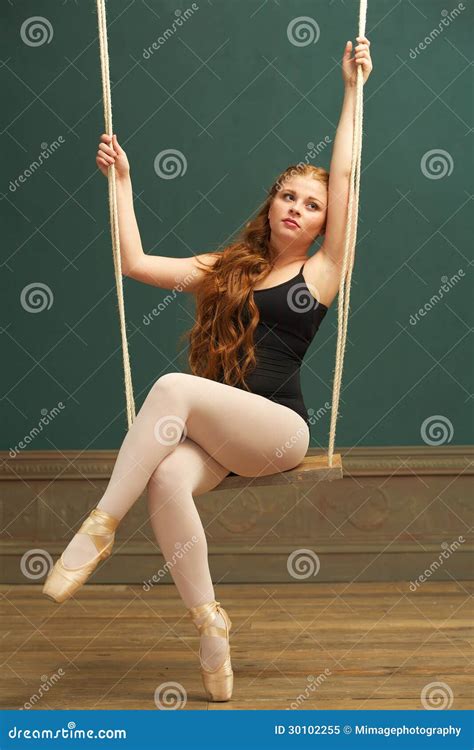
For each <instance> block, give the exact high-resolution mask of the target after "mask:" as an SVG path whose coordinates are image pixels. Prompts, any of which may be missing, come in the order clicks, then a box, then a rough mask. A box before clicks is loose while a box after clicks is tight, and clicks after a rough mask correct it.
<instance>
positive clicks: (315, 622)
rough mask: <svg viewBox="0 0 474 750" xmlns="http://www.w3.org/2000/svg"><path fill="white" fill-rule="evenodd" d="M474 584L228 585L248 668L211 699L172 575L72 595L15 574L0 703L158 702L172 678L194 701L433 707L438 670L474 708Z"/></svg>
mask: <svg viewBox="0 0 474 750" xmlns="http://www.w3.org/2000/svg"><path fill="white" fill-rule="evenodd" d="M473 588H474V583H473V582H472V581H460V582H457V581H454V580H453V581H452V582H432V581H429V582H426V583H424V584H423V585H422V586H421V587H420V588H419V589H418V590H417V591H415V592H412V591H410V589H409V584H408V583H407V582H403V581H400V582H388V583H386V582H384V583H349V584H348V583H338V584H327V583H326V584H325V583H321V584H295V583H288V584H276V585H274V584H221V585H218V586H216V596H217V599H218V600H219V601H220V602H221V603H222V605H223V606H225V607H226V609H227V611H228V613H229V615H230V617H231V619H232V621H233V628H232V632H231V647H232V662H233V668H234V680H235V682H234V695H233V699H232V701H230V702H228V703H222V704H219V703H208V702H207V701H206V699H205V697H204V694H203V690H202V685H201V679H200V675H199V669H198V647H199V641H198V638H197V633H196V631H195V630H194V627H193V625H192V623H191V621H190V620H189V618H188V617H186V610H185V609H184V606H183V604H182V602H181V600H180V598H179V596H178V594H177V591H176V589H175V587H174V586H173V585H157V586H155V587H154V588H153V589H151V590H150V591H148V592H145V591H144V590H143V589H142V588H141V587H140V586H126V585H120V586H109V585H93V584H88V585H86V586H85V587H83V588H82V589H81V590H80V591H79V592H78V594H77V595H76V597H75V598H74V599H72V600H70V601H68V602H64V603H63V604H54V603H53V602H51V601H50V600H49V599H47V598H46V597H44V596H43V595H42V594H41V586H40V585H38V586H32V585H30V586H2V587H0V595H1V596H0V602H1V628H2V630H1V633H0V637H1V641H0V642H1V645H2V665H3V669H2V678H3V679H2V687H1V691H2V694H1V707H2V708H4V709H5V708H7V709H8V708H12V709H18V708H21V707H27V708H30V707H31V708H38V709H93V708H95V709H120V708H123V709H155V708H156V704H155V700H154V696H155V691H156V689H157V688H159V686H160V685H163V684H165V683H168V682H173V683H179V685H180V686H181V688H182V695H183V700H182V702H181V703H180V706H181V708H182V709H184V710H188V709H200V710H213V711H217V710H234V709H257V710H258V709H287V708H300V709H303V710H304V709H323V708H324V709H422V708H423V705H422V702H421V694H422V691H423V689H424V688H425V687H426V686H427V685H430V684H431V683H434V682H437V683H443V685H444V686H445V687H443V688H442V690H443V691H444V693H445V694H446V696H447V700H448V701H451V703H450V706H449V707H451V708H453V709H466V708H471V707H472V688H471V684H472V681H471V675H472V619H473V618H472V614H473V612H472V603H471V602H472V593H473ZM59 670H62V673H61V672H60V671H59ZM41 685H43V686H44V685H46V687H43V688H41ZM181 688H179V689H180V690H181Z"/></svg>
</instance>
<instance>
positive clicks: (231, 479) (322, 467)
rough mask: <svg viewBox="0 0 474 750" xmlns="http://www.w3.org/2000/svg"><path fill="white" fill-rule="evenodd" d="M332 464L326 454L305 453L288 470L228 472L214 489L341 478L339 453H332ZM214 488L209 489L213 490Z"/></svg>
mask: <svg viewBox="0 0 474 750" xmlns="http://www.w3.org/2000/svg"><path fill="white" fill-rule="evenodd" d="M332 458H333V465H332V466H329V464H328V457H327V454H323V455H317V456H312V455H307V456H305V457H304V458H303V460H302V462H301V463H300V464H299V465H298V466H296V467H295V468H294V469H290V470H289V471H278V472H276V473H275V474H270V475H269V476H266V477H264V476H262V477H243V476H241V475H240V474H229V475H228V476H227V477H226V478H225V479H224V480H223V481H222V482H221V483H220V484H218V485H217V487H214V490H216V491H222V490H239V489H245V487H257V486H258V487H276V486H277V485H282V484H299V483H301V482H321V481H323V480H326V481H330V482H331V481H332V480H333V479H342V476H343V475H342V461H341V456H340V455H339V453H334V454H333V457H332ZM214 490H211V492H213V491H214Z"/></svg>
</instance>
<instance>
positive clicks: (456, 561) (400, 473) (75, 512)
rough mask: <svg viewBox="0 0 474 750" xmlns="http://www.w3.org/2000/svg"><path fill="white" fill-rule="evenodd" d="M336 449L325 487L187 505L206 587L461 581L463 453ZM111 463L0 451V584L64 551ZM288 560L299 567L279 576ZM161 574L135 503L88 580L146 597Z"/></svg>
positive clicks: (144, 517) (465, 519)
mask: <svg viewBox="0 0 474 750" xmlns="http://www.w3.org/2000/svg"><path fill="white" fill-rule="evenodd" d="M309 452H310V454H312V455H321V454H322V453H324V451H320V450H311V451H309ZM337 452H338V453H340V454H341V455H342V462H343V468H344V478H343V479H342V480H339V481H336V482H328V481H320V482H318V483H317V484H314V485H311V484H302V485H300V486H296V485H289V486H280V487H278V488H275V487H261V486H258V487H252V486H251V485H250V486H249V487H247V488H246V489H244V490H238V491H233V490H227V491H219V489H217V490H214V491H212V492H209V493H206V494H204V495H200V496H198V497H196V498H195V502H196V506H197V508H198V510H199V513H200V516H201V519H202V522H203V525H204V528H205V530H206V536H207V540H208V548H209V560H210V567H211V572H212V576H213V580H214V581H215V582H216V583H218V582H219V581H222V582H224V581H225V582H229V583H230V582H232V583H235V582H242V583H246V582H285V581H295V582H302V583H304V582H305V581H311V582H314V581H315V580H319V581H348V582H349V581H352V580H358V581H384V580H401V581H403V580H404V581H414V580H415V579H417V578H418V577H419V576H420V575H422V574H423V572H424V571H425V570H426V571H427V574H428V576H429V577H432V578H435V579H438V580H449V579H451V578H454V579H456V580H463V579H464V580H468V579H471V578H472V557H471V553H472V548H473V534H472V531H471V529H472V527H473V523H472V521H473V519H472V510H473V504H474V492H473V480H472V476H473V473H474V461H473V453H474V450H473V447H472V446H439V447H426V446H423V447H419V446H414V447H410V446H391V447H380V446H377V447H373V448H337ZM116 456H117V451H86V452H80V451H64V452H61V453H57V452H55V451H29V452H24V453H21V454H19V455H17V456H16V457H15V458H11V457H10V456H9V455H8V453H7V452H3V453H0V520H1V529H2V531H1V538H2V552H3V562H2V566H1V576H0V582H2V583H7V584H8V583H12V584H13V583H29V584H31V583H32V580H36V579H32V577H29V576H30V575H31V573H30V572H27V575H25V574H24V573H23V572H22V570H25V561H26V560H27V559H28V553H31V550H42V551H44V558H46V557H47V555H50V556H51V557H53V558H55V557H56V555H58V554H59V553H60V552H61V551H62V550H63V549H64V547H65V546H66V544H67V542H68V541H69V539H70V538H71V536H72V535H73V533H74V532H75V530H77V528H78V526H79V525H80V522H81V521H82V520H83V519H84V518H85V517H86V516H87V515H88V513H89V512H90V510H91V509H92V508H93V507H95V505H96V504H97V503H98V502H99V500H100V498H101V496H102V494H103V492H104V490H105V488H106V486H107V483H108V480H109V478H110V475H111V472H112V468H113V465H114V462H115V459H116ZM299 550H301V552H298V551H299ZM304 550H309V552H306V553H305V552H304ZM38 554H39V559H40V558H41V554H40V553H38ZM177 554H178V552H177ZM292 554H293V557H292V558H291V559H294V561H295V564H297V561H298V560H300V561H301V562H300V565H301V567H300V568H299V569H295V568H290V569H291V573H290V572H289V567H290V566H289V560H290V556H291V555H292ZM22 559H23V563H24V564H23V565H22V564H21V561H22ZM31 561H33V556H32V557H31ZM305 566H306V567H305ZM311 566H313V569H312V568H311ZM169 568H170V565H166V563H165V561H164V559H163V557H162V555H161V553H160V550H159V547H158V545H157V543H156V541H155V539H154V535H153V532H152V528H151V525H150V521H149V518H148V509H147V503H146V499H145V496H143V497H141V498H139V500H138V501H137V502H136V503H135V504H134V506H133V507H132V509H131V510H130V511H129V513H128V514H127V515H126V517H125V518H124V520H123V522H122V523H121V524H120V526H119V529H118V531H117V536H116V542H115V547H114V552H113V554H112V556H111V557H110V558H109V559H108V560H107V561H106V562H105V563H104V564H102V565H101V566H100V567H99V568H98V569H97V571H96V572H95V573H94V576H93V577H92V578H91V583H114V584H120V583H135V584H139V583H142V584H144V585H145V588H146V585H150V583H148V584H147V583H146V582H151V584H154V585H156V584H157V583H169V582H171V581H172V578H171V576H170V573H169ZM171 568H172V566H171ZM308 571H309V572H308ZM314 574H315V575H316V576H317V577H315V575H314ZM153 576H155V581H153ZM41 580H42V578H39V579H38V582H41Z"/></svg>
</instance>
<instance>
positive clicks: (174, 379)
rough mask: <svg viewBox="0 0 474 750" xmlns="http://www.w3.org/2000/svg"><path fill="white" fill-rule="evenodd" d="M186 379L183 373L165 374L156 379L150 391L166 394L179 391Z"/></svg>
mask: <svg viewBox="0 0 474 750" xmlns="http://www.w3.org/2000/svg"><path fill="white" fill-rule="evenodd" d="M186 378H187V375H186V373H184V372H167V373H166V374H165V375H162V376H161V377H159V378H158V380H157V381H156V382H155V383H154V384H153V387H152V389H151V390H152V391H154V392H157V391H158V392H161V391H166V392H168V393H169V392H175V391H179V389H181V388H182V387H183V384H184V380H185V379H186Z"/></svg>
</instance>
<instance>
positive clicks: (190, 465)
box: [147, 438, 229, 669]
mask: <svg viewBox="0 0 474 750" xmlns="http://www.w3.org/2000/svg"><path fill="white" fill-rule="evenodd" d="M227 474H229V471H228V469H226V468H224V467H223V466H221V465H220V464H219V463H217V461H215V460H214V459H213V458H212V456H210V455H209V454H208V453H206V451H205V450H204V449H203V448H201V447H200V446H199V445H197V443H195V442H194V441H192V440H190V439H189V438H186V439H185V440H184V442H182V443H181V444H180V445H178V446H177V447H176V448H175V450H174V451H173V452H172V453H170V455H169V456H167V457H166V458H165V459H163V461H162V462H161V463H160V464H159V466H158V468H157V469H155V471H154V472H153V474H152V476H151V478H150V481H149V482H148V496H147V501H148V511H149V514H150V523H151V526H152V529H153V532H154V534H155V537H156V540H157V542H158V544H159V546H160V549H161V553H162V555H163V557H164V558H165V560H166V564H167V565H166V567H167V569H168V570H169V571H170V573H171V576H172V578H173V581H174V583H175V584H176V587H177V589H178V591H179V594H180V596H181V598H182V600H183V602H184V604H185V606H186V607H187V608H190V607H196V606H198V605H199V604H204V603H205V602H210V601H213V600H214V599H215V593H214V587H213V584H212V579H211V574H210V570H209V561H208V555H207V539H206V534H205V531H204V528H203V525H202V522H201V518H200V516H199V513H198V510H197V508H196V505H195V503H194V497H197V496H198V495H201V494H203V493H205V492H209V491H210V490H211V489H213V488H214V487H216V486H217V485H219V484H220V482H221V481H222V480H223V479H224V477H225V476H227ZM213 624H214V625H216V626H217V627H224V621H223V619H222V616H221V615H216V617H215V619H214V622H213ZM225 652H226V641H225V640H224V639H223V638H220V637H215V636H208V635H203V636H201V655H202V665H203V667H204V668H205V669H215V668H217V667H218V666H219V665H220V664H221V663H222V661H223V659H224V656H225Z"/></svg>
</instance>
